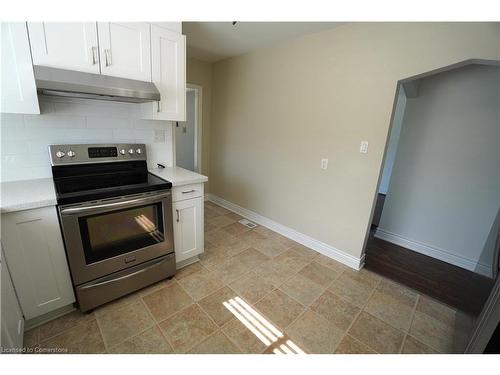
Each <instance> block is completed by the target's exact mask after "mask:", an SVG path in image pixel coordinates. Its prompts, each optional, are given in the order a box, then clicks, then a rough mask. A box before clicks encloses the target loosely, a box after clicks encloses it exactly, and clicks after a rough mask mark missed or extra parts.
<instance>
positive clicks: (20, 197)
mask: <svg viewBox="0 0 500 375" xmlns="http://www.w3.org/2000/svg"><path fill="white" fill-rule="evenodd" d="M1 189H2V191H1V196H2V200H1V202H0V211H1V212H2V213H6V212H14V211H22V210H29V209H32V208H40V207H47V206H55V205H56V204H57V201H56V192H55V189H54V182H53V181H52V177H50V178H40V179H36V180H23V181H11V182H2V184H1Z"/></svg>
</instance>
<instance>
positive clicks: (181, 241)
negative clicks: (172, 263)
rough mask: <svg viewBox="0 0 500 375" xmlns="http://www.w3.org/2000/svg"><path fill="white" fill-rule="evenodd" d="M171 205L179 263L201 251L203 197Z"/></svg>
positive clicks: (177, 260)
mask: <svg viewBox="0 0 500 375" xmlns="http://www.w3.org/2000/svg"><path fill="white" fill-rule="evenodd" d="M201 186H202V185H201ZM180 188H182V187H179V188H174V189H180ZM173 195H174V196H175V195H176V194H175V191H174V194H173ZM172 207H173V215H174V246H175V260H176V263H180V262H183V261H185V260H187V259H189V258H192V257H195V256H197V255H200V254H201V253H203V249H204V244H203V241H204V239H203V231H204V224H203V197H202V196H198V197H197V198H191V199H184V200H180V201H174V202H173V205H172Z"/></svg>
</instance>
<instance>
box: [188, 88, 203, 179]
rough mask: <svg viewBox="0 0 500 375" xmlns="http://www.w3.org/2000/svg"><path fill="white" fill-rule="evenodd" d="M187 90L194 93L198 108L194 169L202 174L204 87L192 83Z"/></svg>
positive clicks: (196, 114) (195, 129)
mask: <svg viewBox="0 0 500 375" xmlns="http://www.w3.org/2000/svg"><path fill="white" fill-rule="evenodd" d="M187 90H193V91H194V103H195V107H196V111H195V114H194V117H195V120H194V121H195V124H196V126H195V128H194V141H195V147H194V169H195V172H197V173H201V155H202V144H203V142H202V132H203V126H202V123H203V112H202V109H203V87H202V86H200V85H195V84H192V83H188V84H186V92H187Z"/></svg>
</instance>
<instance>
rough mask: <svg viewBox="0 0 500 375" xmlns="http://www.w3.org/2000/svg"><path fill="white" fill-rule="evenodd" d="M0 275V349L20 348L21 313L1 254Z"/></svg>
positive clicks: (22, 332) (21, 340) (21, 341)
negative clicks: (0, 299) (0, 301)
mask: <svg viewBox="0 0 500 375" xmlns="http://www.w3.org/2000/svg"><path fill="white" fill-rule="evenodd" d="M2 252H3V250H2ZM0 274H1V275H0V280H1V282H0V285H1V286H0V291H1V294H0V295H1V296H2V303H1V304H0V305H1V307H2V311H1V316H2V319H1V321H2V322H1V324H2V326H1V327H2V328H1V332H0V333H1V335H0V347H1V348H4V349H7V348H22V346H23V334H24V318H23V313H22V311H21V307H20V306H19V302H18V300H17V296H16V292H15V290H14V286H13V285H12V280H11V278H10V274H9V269H8V268H7V264H6V263H5V258H4V256H3V254H2V261H1V262H0Z"/></svg>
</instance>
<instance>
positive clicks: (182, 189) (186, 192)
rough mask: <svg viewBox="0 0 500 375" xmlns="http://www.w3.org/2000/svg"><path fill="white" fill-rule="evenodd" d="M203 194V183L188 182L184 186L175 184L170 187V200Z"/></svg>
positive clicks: (179, 199) (175, 200)
mask: <svg viewBox="0 0 500 375" xmlns="http://www.w3.org/2000/svg"><path fill="white" fill-rule="evenodd" d="M202 195H203V184H190V185H184V186H175V187H174V188H173V189H172V202H177V201H182V200H184V199H191V198H197V197H201V196H202Z"/></svg>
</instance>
